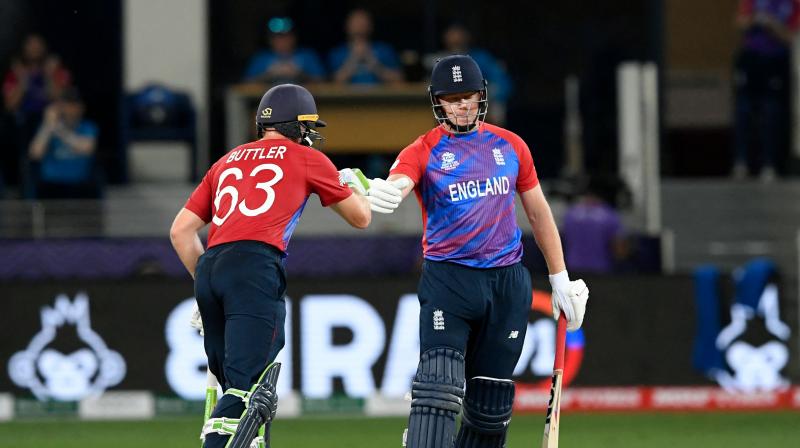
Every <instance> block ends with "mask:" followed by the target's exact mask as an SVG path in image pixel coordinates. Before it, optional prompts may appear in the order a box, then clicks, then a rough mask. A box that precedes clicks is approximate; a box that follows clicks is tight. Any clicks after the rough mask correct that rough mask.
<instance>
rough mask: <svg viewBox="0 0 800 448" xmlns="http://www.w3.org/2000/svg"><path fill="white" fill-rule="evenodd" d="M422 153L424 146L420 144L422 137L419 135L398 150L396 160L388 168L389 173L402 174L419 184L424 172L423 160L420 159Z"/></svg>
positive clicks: (423, 152)
mask: <svg viewBox="0 0 800 448" xmlns="http://www.w3.org/2000/svg"><path fill="white" fill-rule="evenodd" d="M424 154H425V147H424V145H423V144H422V137H420V138H418V139H416V140H415V141H414V143H412V144H410V145H408V146H406V147H405V148H404V149H403V150H402V151H400V155H398V156H397V160H395V161H394V164H392V168H391V169H390V170H389V175H390V176H391V175H393V174H404V175H406V176H408V177H410V178H411V180H412V181H414V183H415V184H419V181H420V179H422V173H423V172H424V162H423V160H422V158H423V155H424Z"/></svg>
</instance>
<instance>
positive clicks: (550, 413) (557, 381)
mask: <svg viewBox="0 0 800 448" xmlns="http://www.w3.org/2000/svg"><path fill="white" fill-rule="evenodd" d="M566 338H567V319H566V318H565V317H564V314H563V313H562V314H561V316H560V317H559V319H558V328H557V330H556V356H555V361H554V362H553V382H552V384H551V385H550V401H549V403H548V404H547V414H546V415H545V419H544V437H543V438H542V448H558V429H559V428H558V427H559V422H560V420H561V382H562V380H563V377H564V354H565V348H566V347H565V345H566Z"/></svg>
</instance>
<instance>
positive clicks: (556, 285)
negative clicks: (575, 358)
mask: <svg viewBox="0 0 800 448" xmlns="http://www.w3.org/2000/svg"><path fill="white" fill-rule="evenodd" d="M550 285H551V286H552V287H553V293H552V306H553V318H554V319H556V320H558V317H559V316H560V315H561V312H563V313H564V317H566V318H567V329H568V330H569V331H575V330H577V329H578V328H580V327H581V325H582V324H583V317H584V315H585V314H586V302H587V301H588V300H589V288H588V287H587V286H586V283H585V282H584V281H583V280H575V281H570V280H569V274H568V273H567V271H561V272H559V273H558V274H555V275H551V276H550Z"/></svg>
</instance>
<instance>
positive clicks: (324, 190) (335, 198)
mask: <svg viewBox="0 0 800 448" xmlns="http://www.w3.org/2000/svg"><path fill="white" fill-rule="evenodd" d="M309 151H311V152H310V153H309V154H310V156H309V157H308V162H307V163H308V173H307V179H308V184H309V188H310V189H311V191H312V192H314V193H316V194H317V196H319V202H320V203H321V204H322V206H323V207H327V206H329V205H331V204H336V203H337V202H341V201H343V200H345V199H347V198H349V197H350V195H351V194H353V191H352V190H350V187H348V186H347V185H346V184H345V183H344V182H342V181H340V180H339V171H337V170H336V167H335V166H334V165H333V162H331V160H330V159H329V158H328V157H326V156H325V154H323V153H321V152H319V151H317V150H313V149H312V150H309Z"/></svg>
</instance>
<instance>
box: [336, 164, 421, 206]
mask: <svg viewBox="0 0 800 448" xmlns="http://www.w3.org/2000/svg"><path fill="white" fill-rule="evenodd" d="M339 177H340V181H341V182H344V183H346V184H347V185H348V186H349V187H350V188H351V189H352V190H353V191H356V192H358V193H360V194H362V195H364V196H366V197H367V201H368V202H369V208H370V209H371V210H372V211H373V212H377V213H385V214H389V213H392V212H394V210H395V209H396V208H397V207H399V206H400V202H402V201H403V188H405V187H406V186H408V179H405V178H403V179H398V180H394V181H391V182H390V181H386V180H383V179H380V178H375V179H367V176H365V175H364V173H362V172H361V170H360V169H358V168H355V169H351V168H345V169H343V170H339Z"/></svg>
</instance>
